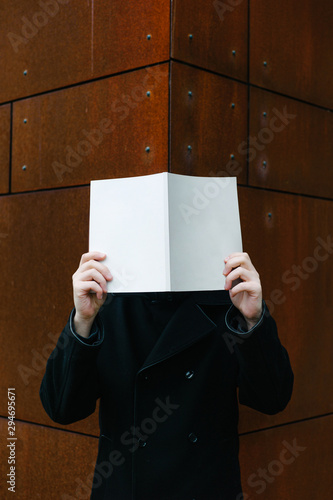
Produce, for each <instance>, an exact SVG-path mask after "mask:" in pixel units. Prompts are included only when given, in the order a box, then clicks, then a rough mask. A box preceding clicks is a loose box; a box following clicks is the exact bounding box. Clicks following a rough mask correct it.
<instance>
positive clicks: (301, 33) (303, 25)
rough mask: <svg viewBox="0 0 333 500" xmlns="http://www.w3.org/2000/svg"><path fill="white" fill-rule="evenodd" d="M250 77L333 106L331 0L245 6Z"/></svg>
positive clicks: (285, 0)
mask: <svg viewBox="0 0 333 500" xmlns="http://www.w3.org/2000/svg"><path fill="white" fill-rule="evenodd" d="M250 12H251V14H250V81H251V83H254V84H256V85H260V86H261V87H265V88H267V89H272V90H276V91H278V92H281V93H284V94H287V95H290V96H293V97H297V98H299V99H303V100H306V101H309V102H313V103H316V104H319V105H321V106H325V107H329V108H333V87H332V79H333V58H332V45H333V31H332V25H333V3H332V1H331V0H323V1H321V2H313V1H312V0H305V1H304V2H301V3H300V2H290V1H289V0H283V1H282V2H276V1H274V0H269V1H267V0H257V1H256V2H252V3H251V9H250Z"/></svg>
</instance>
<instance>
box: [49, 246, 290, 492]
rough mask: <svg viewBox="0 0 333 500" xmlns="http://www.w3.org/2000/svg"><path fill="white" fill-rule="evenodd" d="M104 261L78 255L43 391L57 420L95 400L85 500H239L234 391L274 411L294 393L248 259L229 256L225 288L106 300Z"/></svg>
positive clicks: (72, 416) (86, 410) (83, 412)
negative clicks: (91, 470) (69, 303)
mask: <svg viewBox="0 0 333 500" xmlns="http://www.w3.org/2000/svg"><path fill="white" fill-rule="evenodd" d="M105 257H106V256H105V255H104V254H101V253H98V252H91V253H87V254H84V255H83V256H82V258H81V262H80V266H79V268H78V270H77V271H76V273H75V274H74V275H73V293H74V305H75V308H74V309H73V311H72V313H71V315H70V318H69V321H68V323H67V325H66V326H65V328H64V330H63V332H62V334H61V338H60V340H59V346H60V345H65V346H66V347H65V348H63V349H60V347H59V349H58V351H57V355H53V356H52V355H51V357H50V359H49V361H48V364H47V367H46V373H45V376H44V378H43V381H42V385H41V391H40V395H41V400H42V403H43V405H44V408H45V410H46V411H47V413H48V415H49V416H50V417H51V418H52V419H53V420H54V421H56V422H59V423H61V424H69V423H72V422H75V421H77V420H80V419H83V418H85V417H87V416H88V415H90V414H91V413H93V412H94V410H95V407H96V400H97V399H98V398H100V427H101V435H100V442H99V451H98V459H97V464H96V470H95V477H94V483H93V488H92V496H91V498H92V499H94V500H95V499H112V500H118V499H119V500H241V499H242V493H241V491H242V490H241V482H240V471H239V462H238V433H237V424H238V403H237V388H238V389H239V401H240V403H242V404H245V405H247V406H250V407H251V408H254V409H256V410H258V411H261V412H263V413H266V414H274V413H277V412H279V411H281V410H283V409H284V408H285V406H286V405H287V403H288V401H289V399H290V397H291V392H292V386H293V373H292V370H291V366H290V362H289V358H288V354H287V352H286V350H285V349H284V347H283V346H282V345H281V343H280V341H279V339H278V335H277V330H276V325H275V322H274V320H273V319H272V318H271V316H270V315H269V312H268V310H267V308H266V306H265V303H264V302H263V300H262V289H261V284H260V278H259V274H258V272H257V271H256V269H255V268H254V266H253V264H252V262H251V260H250V257H249V256H248V255H247V254H246V253H234V254H231V255H229V256H228V257H226V258H225V261H224V262H225V267H224V275H225V276H226V282H225V290H226V291H221V292H219V291H218V292H189V293H182V292H175V293H148V294H118V295H115V296H113V297H112V296H111V295H109V298H111V299H112V300H109V298H108V299H107V281H110V280H112V276H111V273H110V271H109V269H108V268H107V267H106V266H105V265H104V264H103V260H104V259H105ZM106 299H107V300H106Z"/></svg>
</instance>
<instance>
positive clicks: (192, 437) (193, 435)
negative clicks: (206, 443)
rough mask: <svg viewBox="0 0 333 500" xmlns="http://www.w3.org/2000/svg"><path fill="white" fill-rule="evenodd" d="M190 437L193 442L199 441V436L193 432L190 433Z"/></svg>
mask: <svg viewBox="0 0 333 500" xmlns="http://www.w3.org/2000/svg"><path fill="white" fill-rule="evenodd" d="M188 439H189V440H190V441H191V443H196V442H197V441H198V438H197V436H196V435H195V434H193V432H191V434H189V435H188Z"/></svg>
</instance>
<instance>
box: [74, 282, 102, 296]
mask: <svg viewBox="0 0 333 500" xmlns="http://www.w3.org/2000/svg"><path fill="white" fill-rule="evenodd" d="M78 291H79V292H83V293H84V294H87V293H96V296H97V298H101V297H102V296H103V289H102V288H101V287H100V285H99V284H98V283H96V281H79V282H78Z"/></svg>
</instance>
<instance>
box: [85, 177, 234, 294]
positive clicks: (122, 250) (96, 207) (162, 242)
mask: <svg viewBox="0 0 333 500" xmlns="http://www.w3.org/2000/svg"><path fill="white" fill-rule="evenodd" d="M89 251H99V252H103V253H106V255H107V257H106V259H105V261H103V263H104V264H105V265H107V266H108V268H109V269H110V271H111V274H112V275H113V280H112V281H111V282H109V283H108V292H117V293H118V292H119V293H121V292H159V291H160V292H162V291H196V290H223V289H224V283H225V278H224V276H223V269H224V258H225V257H227V256H228V255H229V254H230V253H232V252H242V237H241V227H240V220H239V209H238V198H237V182H236V177H194V176H187V175H179V174H170V173H168V172H163V173H160V174H152V175H144V176H138V177H127V178H121V179H107V180H100V181H92V182H91V186H90V229H89Z"/></svg>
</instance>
